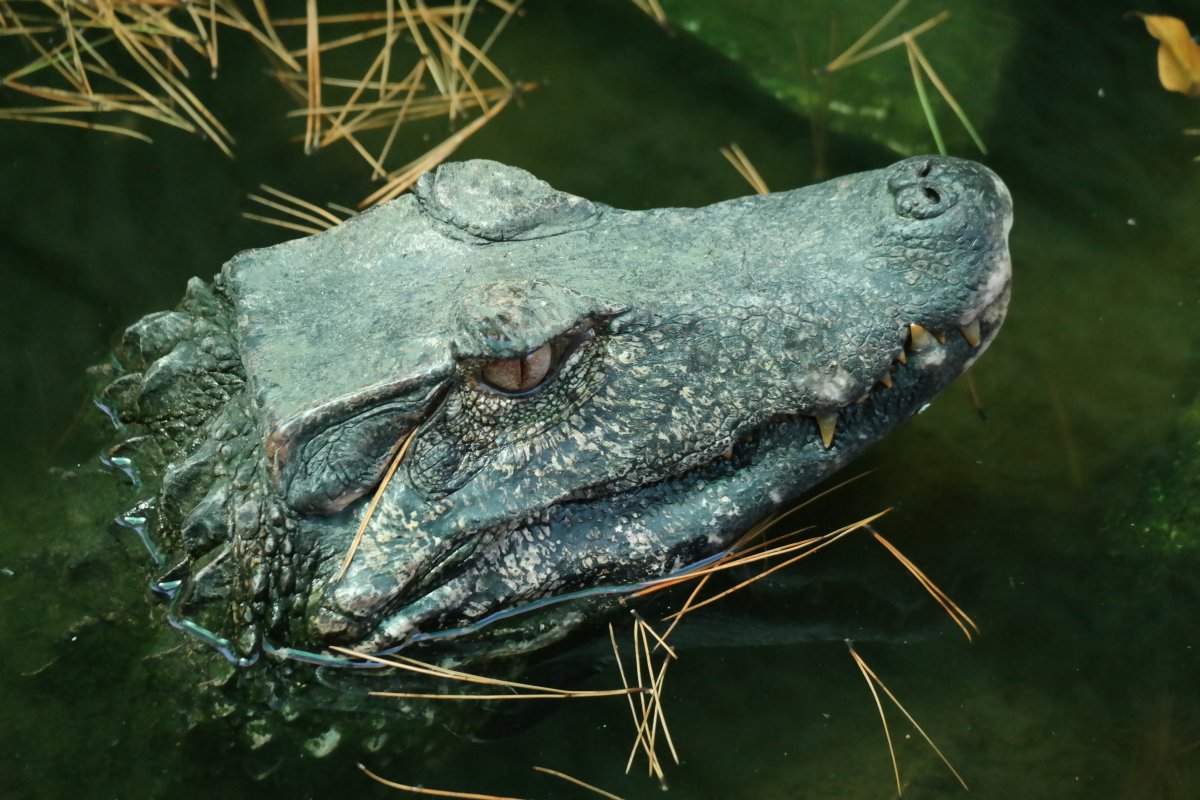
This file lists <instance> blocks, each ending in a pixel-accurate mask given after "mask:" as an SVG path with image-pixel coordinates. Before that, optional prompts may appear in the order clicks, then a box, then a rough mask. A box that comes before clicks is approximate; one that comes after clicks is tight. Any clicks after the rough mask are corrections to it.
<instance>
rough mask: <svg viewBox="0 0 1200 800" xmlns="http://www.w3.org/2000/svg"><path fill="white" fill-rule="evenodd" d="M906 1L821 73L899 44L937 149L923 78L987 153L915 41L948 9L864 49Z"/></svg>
mask: <svg viewBox="0 0 1200 800" xmlns="http://www.w3.org/2000/svg"><path fill="white" fill-rule="evenodd" d="M909 2H910V0H899V2H897V3H896V4H895V5H894V6H892V7H891V9H889V10H888V12H887V13H886V14H884V15H883V17H881V18H880V19H879V21H878V22H876V23H875V24H874V25H872V26H871V27H870V28H869V29H868V30H867V32H866V33H864V34H863V35H862V36H860V37H859V38H858V40H857V41H855V42H854V44H852V45H850V47H848V48H847V49H846V50H845V51H844V52H843V53H842V54H841V55H839V56H837V57H836V58H834V59H833V60H832V61H830V62H829V63H828V64H826V65H825V67H824V68H823V69H822V70H821V72H823V73H830V72H836V71H838V70H840V69H845V68H846V67H849V66H853V65H854V64H858V63H860V62H863V61H866V60H867V59H869V58H874V57H875V56H877V55H880V54H881V53H885V52H887V51H888V50H892V49H894V48H896V47H899V46H900V45H904V49H905V52H906V53H907V54H908V63H909V68H910V70H911V71H912V77H913V87H914V88H915V89H916V91H917V100H918V102H920V104H921V111H922V113H924V115H925V121H926V123H927V124H928V125H929V130H930V133H932V134H933V139H934V142H935V143H936V145H937V149H938V152H939V153H941V154H942V155H945V154H946V144H945V141H944V140H943V138H942V131H941V128H940V127H939V125H938V123H937V118H936V116H935V115H934V110H933V105H932V104H931V103H930V100H929V94H928V92H926V90H925V80H924V78H926V77H927V78H929V82H930V83H932V84H933V86H934V88H935V89H937V91H938V94H940V95H941V96H942V99H943V100H945V101H946V105H948V106H949V107H950V110H951V111H953V112H954V116H955V117H957V118H958V121H959V123H961V124H962V126H963V128H964V129H965V130H966V132H967V135H968V136H970V137H971V141H972V142H974V143H975V146H976V147H978V148H979V152H981V153H984V154H985V155H986V154H987V147H986V146H985V145H984V143H983V139H982V138H981V137H980V136H979V132H978V131H977V130H976V129H975V126H974V125H973V124H972V123H971V120H970V118H969V117H968V116H967V114H966V112H965V111H963V109H962V106H961V105H959V103H958V101H957V100H956V99H955V98H954V95H952V94H951V93H950V90H949V89H947V88H946V84H945V83H943V82H942V79H941V78H940V77H939V76H938V74H937V71H936V70H934V68H933V65H932V64H930V63H929V59H927V58H926V57H925V54H924V52H923V51H922V50H921V47H920V46H919V45H918V44H917V37H918V36H920V35H921V34H923V33H927V32H928V31H930V30H932V29H933V28H935V27H937V26H938V25H940V24H941V23H943V22H945V21H946V20H947V19H949V18H950V12H949V11H942V12H941V13H940V14H936V15H934V16H933V17H930V18H929V19H927V20H925V21H924V22H922V23H921V24H920V25H917V26H915V27H912V28H909V29H908V30H906V31H904V32H902V33H900V34H899V35H897V36H894V37H892V38H891V39H888V40H887V41H886V42H883V43H882V44H878V45H875V46H874V47H871V48H868V49H865V50H864V49H863V48H864V47H866V46H867V45H868V44H870V43H871V41H872V40H873V39H874V38H875V37H876V36H877V35H878V34H879V33H880V32H881V31H882V30H883V29H884V28H886V27H887V26H888V24H890V23H891V22H892V21H893V20H894V19H895V18H896V17H897V16H899V14H900V12H901V11H903V10H904V8H905V7H906V6H908V4H909Z"/></svg>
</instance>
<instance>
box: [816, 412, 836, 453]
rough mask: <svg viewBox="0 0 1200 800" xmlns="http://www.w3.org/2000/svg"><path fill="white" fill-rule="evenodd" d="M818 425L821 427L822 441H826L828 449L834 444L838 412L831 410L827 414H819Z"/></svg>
mask: <svg viewBox="0 0 1200 800" xmlns="http://www.w3.org/2000/svg"><path fill="white" fill-rule="evenodd" d="M816 419H817V427H818V428H820V429H821V442H822V443H824V445H825V449H826V450H828V449H829V448H830V446H831V445H832V444H833V431H834V429H835V428H836V427H837V412H836V411H830V412H829V413H827V414H817V417H816Z"/></svg>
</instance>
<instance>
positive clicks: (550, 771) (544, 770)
mask: <svg viewBox="0 0 1200 800" xmlns="http://www.w3.org/2000/svg"><path fill="white" fill-rule="evenodd" d="M533 769H534V771H536V772H541V773H542V774H544V775H553V776H554V777H556V778H562V779H563V780H564V781H568V782H570V783H573V784H575V785H576V786H579V787H581V788H584V789H587V790H588V791H589V792H595V793H596V794H598V795H600V796H601V797H606V798H608V800H621V798H620V797H617V796H616V795H615V794H613V793H612V792H606V791H604V790H603V789H601V788H600V787H598V786H593V785H592V784H590V783H586V782H584V781H581V780H579V778H573V777H571V776H570V775H567V774H566V773H565V772H559V771H558V770H556V769H548V768H546V767H536V766H535V767H534V768H533Z"/></svg>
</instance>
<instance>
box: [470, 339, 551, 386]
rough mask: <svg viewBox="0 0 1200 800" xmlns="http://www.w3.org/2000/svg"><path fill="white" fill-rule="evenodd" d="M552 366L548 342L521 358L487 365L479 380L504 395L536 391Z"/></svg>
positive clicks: (506, 359)
mask: <svg viewBox="0 0 1200 800" xmlns="http://www.w3.org/2000/svg"><path fill="white" fill-rule="evenodd" d="M553 366H554V348H553V347H552V346H551V345H550V343H549V342H547V343H546V344H544V345H542V346H541V347H539V348H538V349H537V350H534V351H533V352H532V353H529V354H528V355H526V356H524V357H523V358H504V359H497V360H496V361H491V362H489V363H487V364H486V365H485V366H484V367H483V369H482V370H480V371H479V378H480V380H482V381H483V382H484V383H485V384H487V385H488V387H490V388H492V389H495V390H496V391H498V392H503V393H505V394H520V393H522V392H528V391H530V390H532V389H536V388H537V387H538V386H541V384H542V382H543V381H545V380H546V376H547V375H549V374H550V368H551V367H553Z"/></svg>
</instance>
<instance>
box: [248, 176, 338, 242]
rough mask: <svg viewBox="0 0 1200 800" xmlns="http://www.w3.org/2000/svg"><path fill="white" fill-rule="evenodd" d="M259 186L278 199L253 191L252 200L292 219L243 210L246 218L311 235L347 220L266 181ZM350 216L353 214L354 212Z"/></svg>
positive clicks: (250, 196)
mask: <svg viewBox="0 0 1200 800" xmlns="http://www.w3.org/2000/svg"><path fill="white" fill-rule="evenodd" d="M259 188H260V189H262V190H263V191H264V192H266V193H267V194H269V195H272V196H273V197H275V198H277V199H275V200H272V199H270V198H268V197H264V196H262V195H260V194H253V193H252V194H250V195H247V196H248V197H249V198H250V200H252V201H254V202H255V203H258V204H259V205H261V206H266V207H267V208H270V209H272V210H275V211H279V212H281V213H283V214H286V215H287V216H288V217H290V219H286V218H279V217H266V216H262V215H261V214H252V213H250V212H249V211H243V212H242V216H243V217H245V218H246V219H252V220H255V221H256V222H265V223H267V224H268V225H274V226H276V227H279V228H286V229H288V230H292V231H297V232H299V233H303V234H305V235H310V236H311V235H312V234H316V233H321V232H322V231H326V230H329V229H330V228H333V227H336V226H338V225H341V224H342V223H343V222H344V221H345V219H344V218H342V217H339V216H337V215H336V214H334V213H333V212H331V211H327V210H326V209H323V208H321V207H320V206H318V205H315V204H314V203H310V202H308V201H307V200H301V199H300V198H299V197H296V196H295V195H291V194H288V193H287V192H283V191H280V190H279V189H275V188H273V187H270V186H267V185H266V184H265V183H264V184H259ZM348 216H353V212H352V213H351V214H350V215H348Z"/></svg>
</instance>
